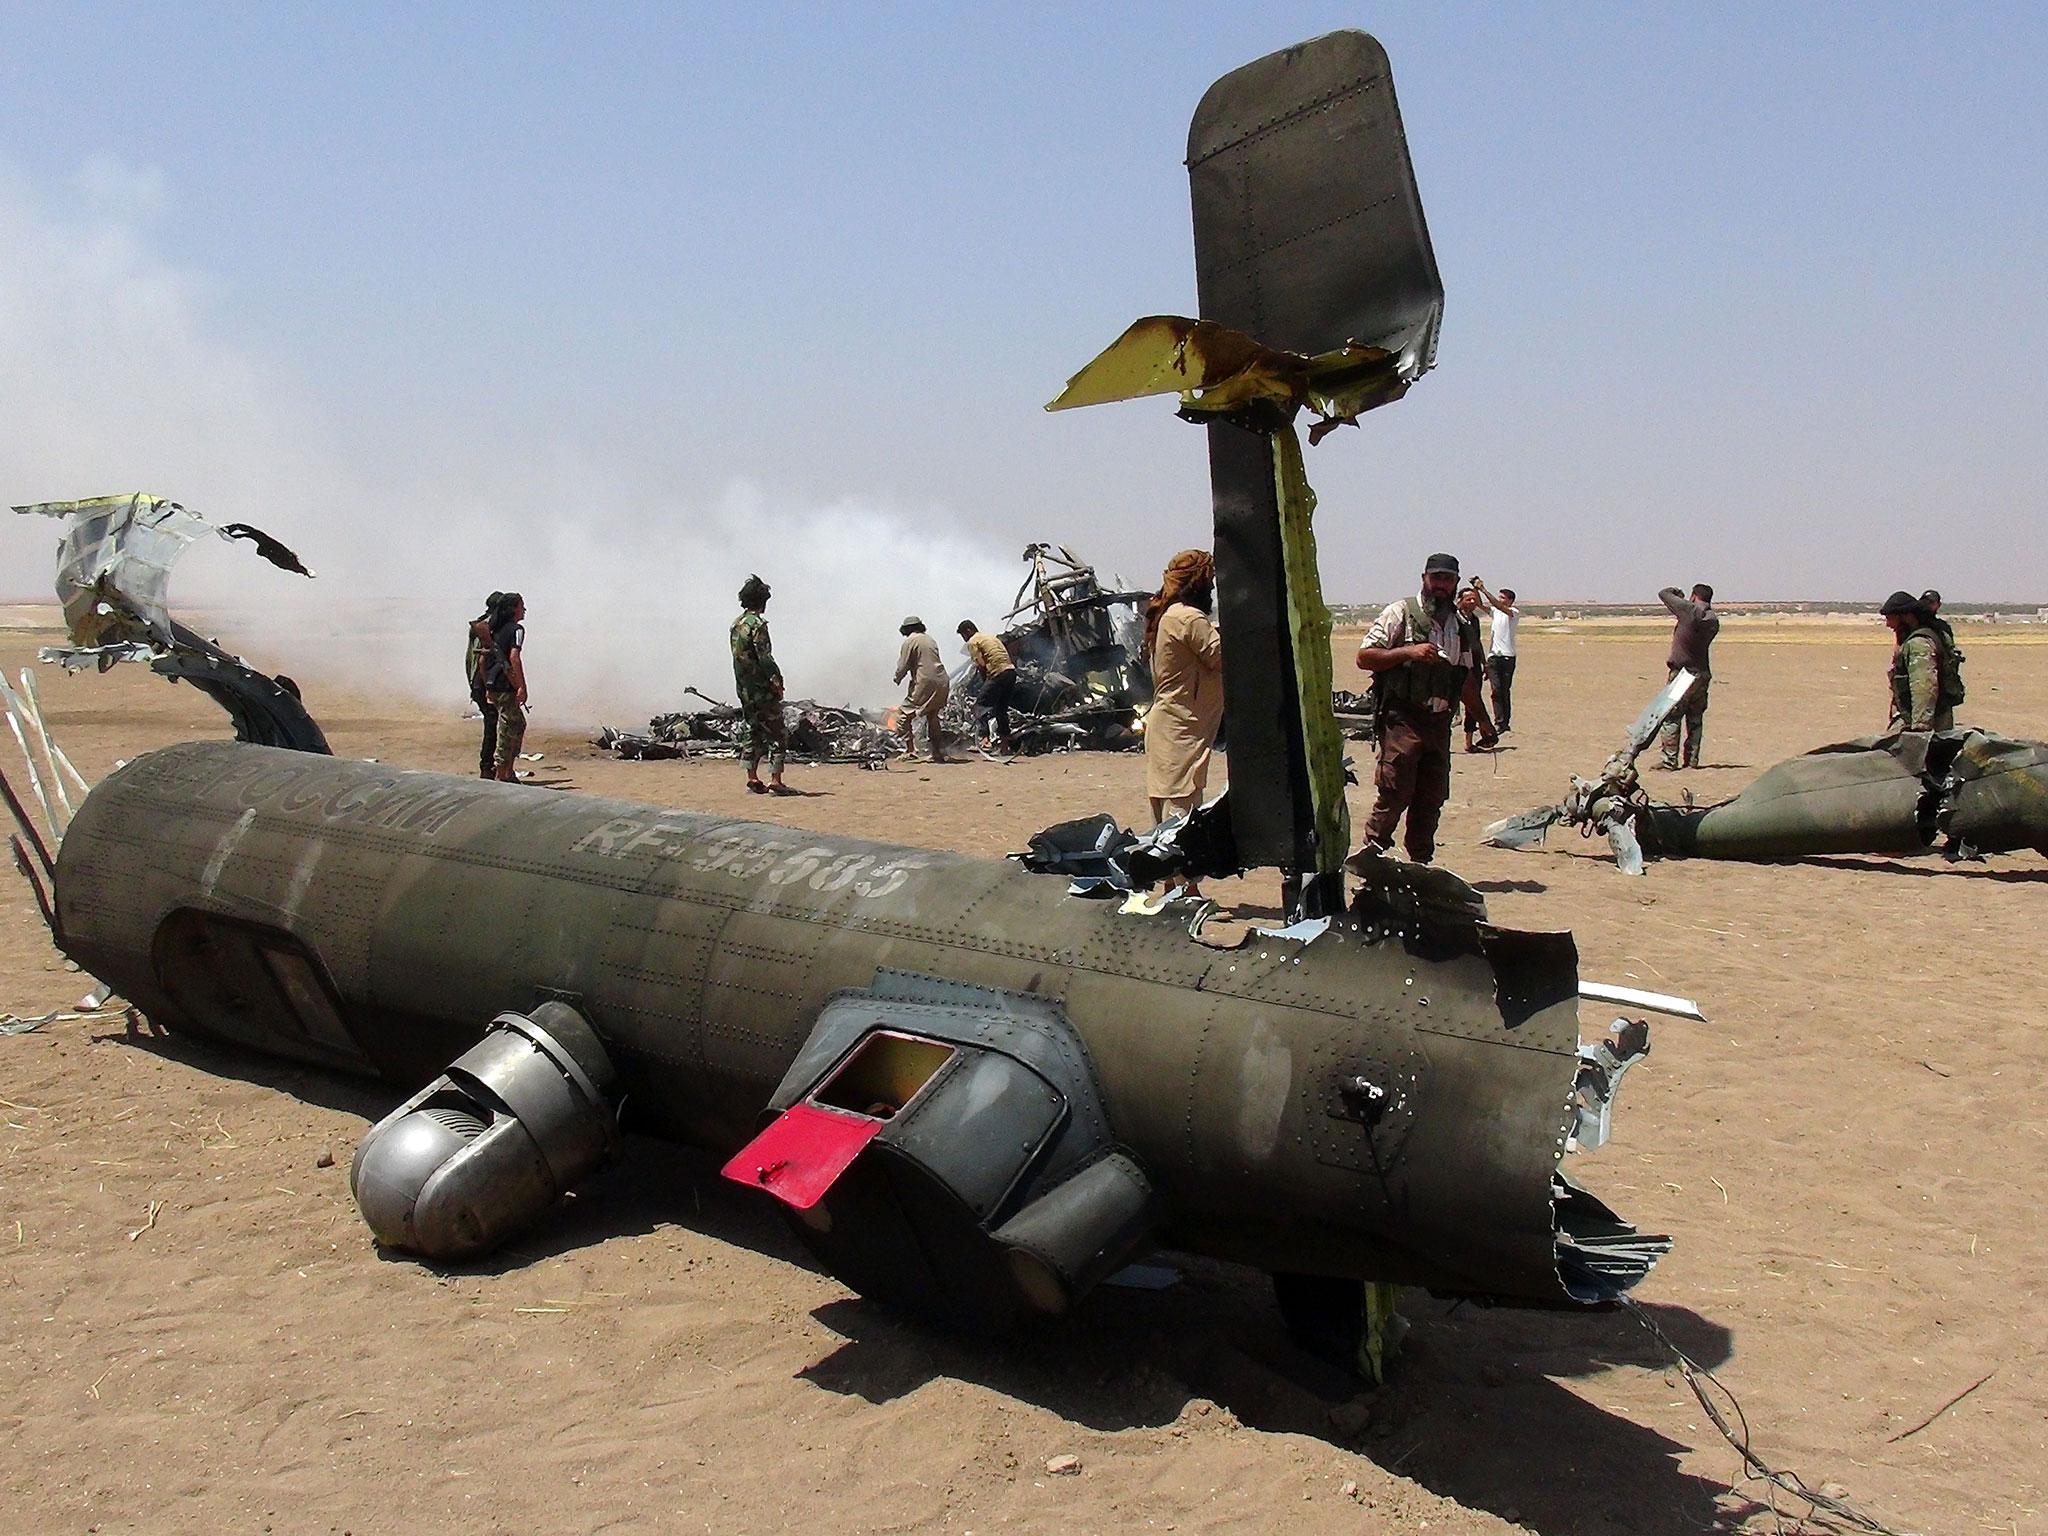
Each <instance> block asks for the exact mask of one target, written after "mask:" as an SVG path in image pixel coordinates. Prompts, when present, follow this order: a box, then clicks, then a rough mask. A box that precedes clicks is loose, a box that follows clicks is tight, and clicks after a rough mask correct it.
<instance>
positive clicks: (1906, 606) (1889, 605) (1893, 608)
mask: <svg viewBox="0 0 2048 1536" xmlns="http://www.w3.org/2000/svg"><path fill="white" fill-rule="evenodd" d="M1877 611H1878V612H1879V613H1881V614H1883V615H1884V617H1886V618H1890V617H1891V616H1892V615H1893V614H1895V613H1918V612H1919V611H1920V599H1919V598H1917V597H1915V596H1914V595H1913V594H1912V593H1910V592H1894V593H1893V594H1892V595H1891V596H1890V597H1888V598H1886V599H1885V600H1884V606H1883V607H1882V608H1880V609H1878V610H1877Z"/></svg>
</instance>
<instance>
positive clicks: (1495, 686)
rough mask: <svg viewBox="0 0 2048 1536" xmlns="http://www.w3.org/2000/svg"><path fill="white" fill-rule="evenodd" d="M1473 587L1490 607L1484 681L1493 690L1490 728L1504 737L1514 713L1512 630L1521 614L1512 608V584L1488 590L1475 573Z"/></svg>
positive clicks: (1513, 591)
mask: <svg viewBox="0 0 2048 1536" xmlns="http://www.w3.org/2000/svg"><path fill="white" fill-rule="evenodd" d="M1472 587H1473V590H1474V591H1476V592H1477V593H1478V594H1479V595H1480V596H1481V597H1483V598H1485V599H1486V601H1487V604H1488V606H1490V607H1491V608H1492V609H1493V635H1492V637H1491V639H1490V640H1489V642H1488V644H1487V647H1486V681H1487V683H1488V685H1489V686H1490V687H1491V688H1492V690H1493V728H1494V729H1495V730H1496V731H1498V732H1500V734H1501V735H1503V736H1505V735H1507V733H1508V731H1509V729H1510V728H1511V721H1512V718H1513V715H1514V709H1513V703H1514V697H1515V631H1516V630H1517V629H1519V628H1521V626H1522V615H1521V611H1520V610H1519V609H1517V608H1516V607H1515V589H1514V588H1513V587H1502V588H1501V589H1500V591H1499V592H1498V593H1494V592H1489V591H1487V590H1486V583H1485V582H1483V581H1481V580H1480V579H1479V578H1478V577H1477V576H1474V577H1473V578H1472Z"/></svg>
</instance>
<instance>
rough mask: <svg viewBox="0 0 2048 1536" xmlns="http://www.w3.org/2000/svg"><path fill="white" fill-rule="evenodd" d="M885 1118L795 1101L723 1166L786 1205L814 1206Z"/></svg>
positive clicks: (727, 1173)
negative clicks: (822, 1107) (848, 1112)
mask: <svg viewBox="0 0 2048 1536" xmlns="http://www.w3.org/2000/svg"><path fill="white" fill-rule="evenodd" d="M882 1124H883V1122H882V1121H880V1120H876V1119H872V1118H870V1117H869V1116H867V1115H850V1114H846V1113H844V1112H843V1111H840V1110H835V1109H821V1108H820V1107H819V1106H817V1105H816V1104H807V1103H799V1104H792V1105H791V1106H790V1107H789V1108H788V1109H785V1110H784V1111H783V1112H782V1113H781V1115H779V1116H778V1117H777V1118H776V1120H775V1123H774V1124H773V1125H771V1126H769V1127H768V1129H767V1130H765V1131H763V1132H762V1133H761V1134H760V1135H758V1136H756V1137H755V1138H754V1139H753V1140H752V1141H750V1142H748V1143H747V1144H746V1145H745V1146H744V1147H742V1148H740V1150H739V1151H738V1152H737V1153H735V1154H734V1155H733V1159H732V1161H731V1162H729V1163H727V1164H726V1165H725V1167H724V1168H723V1169H721V1170H720V1171H721V1172H722V1173H724V1175H725V1176H726V1177H727V1178H728V1179H731V1180H732V1181H733V1182H734V1183H735V1184H744V1185H746V1186H747V1187H748V1188H750V1189H765V1190H767V1191H768V1193H769V1194H771V1195H773V1196H774V1197H775V1198H776V1199H778V1200H780V1201H782V1202H783V1203H784V1204H785V1205H788V1206H791V1207H793V1208H794V1209H796V1210H799V1211H808V1210H809V1209H810V1208H811V1207H812V1206H814V1205H816V1204H817V1203H818V1202H819V1201H820V1200H822V1199H823V1198H824V1197H825V1191H826V1190H828V1189H830V1188H831V1187H832V1186H833V1184H834V1183H835V1182H837V1181H838V1178H839V1175H840V1174H842V1173H844V1172H846V1168H847V1165H848V1164H849V1163H851V1162H852V1161H853V1160H854V1159H855V1158H856V1157H858V1156H860V1149H861V1148H862V1147H864V1146H866V1145H867V1144H868V1143H869V1142H870V1141H872V1140H874V1138H875V1134H876V1132H878V1131H880V1130H881V1128H882Z"/></svg>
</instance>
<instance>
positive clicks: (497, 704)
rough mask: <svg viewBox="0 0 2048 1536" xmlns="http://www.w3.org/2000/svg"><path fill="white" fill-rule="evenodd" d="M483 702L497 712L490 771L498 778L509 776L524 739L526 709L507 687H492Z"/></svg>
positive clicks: (517, 696)
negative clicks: (495, 749) (495, 735)
mask: <svg viewBox="0 0 2048 1536" xmlns="http://www.w3.org/2000/svg"><path fill="white" fill-rule="evenodd" d="M485 702H486V703H487V704H489V705H490V707H491V708H493V709H495V710H496V711H497V712H498V749H497V751H496V752H495V753H493V754H492V757H491V772H492V773H493V774H494V775H495V776H496V777H498V778H501V779H502V778H509V777H510V776H511V773H512V765H513V764H514V763H516V762H518V761H519V748H520V747H521V746H522V745H523V744H524V743H525V741H526V709H525V707H524V706H523V705H521V704H520V702H519V695H518V694H516V693H514V692H513V691H512V690H511V689H509V688H502V689H500V688H494V689H492V690H491V692H490V693H489V694H488V695H487V696H486V698H485Z"/></svg>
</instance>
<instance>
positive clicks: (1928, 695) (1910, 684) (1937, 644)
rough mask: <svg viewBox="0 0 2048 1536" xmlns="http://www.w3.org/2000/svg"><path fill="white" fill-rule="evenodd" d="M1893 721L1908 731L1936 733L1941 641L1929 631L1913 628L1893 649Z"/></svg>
mask: <svg viewBox="0 0 2048 1536" xmlns="http://www.w3.org/2000/svg"><path fill="white" fill-rule="evenodd" d="M1891 685H1892V719H1893V720H1894V721H1896V722H1897V723H1898V724H1899V725H1901V726H1903V727H1904V728H1905V729H1906V730H1909V731H1935V730H1940V729H1942V725H1941V724H1938V723H1937V721H1939V720H1940V717H1941V716H1942V714H1944V713H1945V711H1944V709H1943V707H1942V706H1943V704H1944V702H1945V701H1944V700H1943V698H1942V696H1941V640H1940V637H1939V636H1937V635H1936V634H1935V632H1934V631H1933V630H1932V629H1925V628H1922V629H1916V630H1914V631H1913V632H1912V633H1911V634H1909V635H1907V636H1906V638H1905V639H1903V640H1901V641H1900V642H1899V643H1898V645H1897V646H1895V647H1894V648H1893V650H1892V666H1891Z"/></svg>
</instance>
